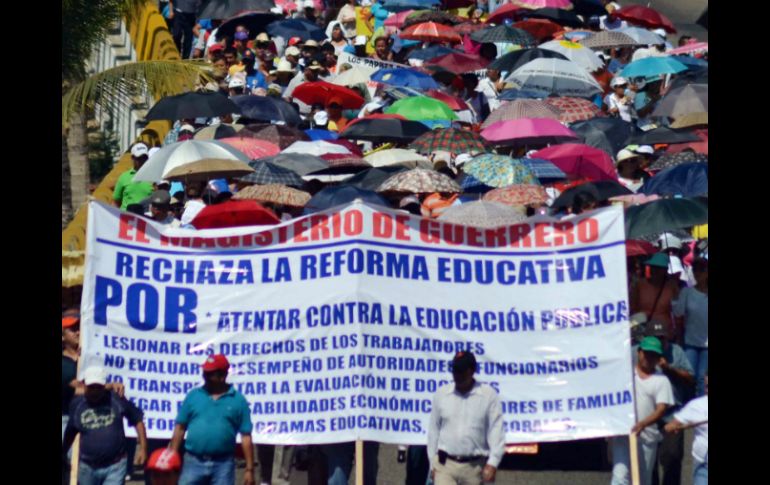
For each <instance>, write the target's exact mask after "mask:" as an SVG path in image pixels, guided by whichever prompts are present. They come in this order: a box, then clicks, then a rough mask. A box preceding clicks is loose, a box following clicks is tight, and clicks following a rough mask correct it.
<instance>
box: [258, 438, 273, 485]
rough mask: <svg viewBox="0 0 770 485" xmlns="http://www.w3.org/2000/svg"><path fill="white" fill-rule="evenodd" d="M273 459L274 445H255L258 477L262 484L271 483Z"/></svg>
mask: <svg viewBox="0 0 770 485" xmlns="http://www.w3.org/2000/svg"><path fill="white" fill-rule="evenodd" d="M273 458H275V445H257V460H259V476H260V480H262V481H263V482H267V483H271V482H272V481H273Z"/></svg>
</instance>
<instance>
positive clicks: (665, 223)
mask: <svg viewBox="0 0 770 485" xmlns="http://www.w3.org/2000/svg"><path fill="white" fill-rule="evenodd" d="M708 218H709V209H708V205H707V204H704V203H703V202H701V201H699V200H698V199H688V198H680V199H659V200H656V201H653V202H648V203H646V204H641V205H637V206H633V207H630V208H629V209H628V210H626V214H625V219H626V238H627V239H632V238H639V237H641V236H646V235H649V234H660V233H662V232H667V231H673V230H675V229H683V228H686V227H692V226H697V225H700V224H706V223H708Z"/></svg>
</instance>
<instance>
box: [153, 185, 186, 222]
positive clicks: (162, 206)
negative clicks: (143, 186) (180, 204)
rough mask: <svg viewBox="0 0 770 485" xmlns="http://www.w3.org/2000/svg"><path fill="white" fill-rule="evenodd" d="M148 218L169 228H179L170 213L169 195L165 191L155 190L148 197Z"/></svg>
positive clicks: (175, 219)
mask: <svg viewBox="0 0 770 485" xmlns="http://www.w3.org/2000/svg"><path fill="white" fill-rule="evenodd" d="M149 215H150V218H152V220H153V221H155V222H158V223H160V224H163V225H165V226H169V227H179V226H180V225H181V223H180V222H179V220H178V219H177V218H176V217H174V213H173V212H171V194H169V193H168V191H166V190H156V191H155V192H153V193H152V195H151V196H150V214H149Z"/></svg>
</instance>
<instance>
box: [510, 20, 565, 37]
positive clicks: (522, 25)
mask: <svg viewBox="0 0 770 485" xmlns="http://www.w3.org/2000/svg"><path fill="white" fill-rule="evenodd" d="M513 27H515V28H517V29H521V30H524V31H526V32H529V34H530V35H531V36H532V37H534V38H536V39H537V40H539V41H543V40H545V39H549V38H551V37H553V36H554V34H556V33H557V32H561V31H562V30H563V28H562V26H561V25H559V24H557V23H554V22H551V21H550V20H548V19H527V20H522V21H519V22H516V23H515V24H513Z"/></svg>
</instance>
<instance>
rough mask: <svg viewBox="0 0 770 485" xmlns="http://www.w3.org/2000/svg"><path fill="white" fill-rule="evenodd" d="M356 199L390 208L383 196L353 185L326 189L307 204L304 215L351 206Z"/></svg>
mask: <svg viewBox="0 0 770 485" xmlns="http://www.w3.org/2000/svg"><path fill="white" fill-rule="evenodd" d="M356 199H361V200H362V201H364V202H367V203H369V204H374V205H381V206H385V207H388V202H387V201H386V200H385V199H383V198H382V196H381V195H379V194H377V193H376V192H373V191H371V190H366V189H361V188H359V187H355V186H352V185H337V186H334V187H326V188H325V189H323V190H321V191H319V192H318V193H317V194H315V195H314V196H313V198H312V199H310V200H309V201H308V202H307V204H305V210H304V212H303V213H304V214H305V215H307V214H313V213H315V212H320V211H322V210H326V209H329V208H331V207H336V206H338V205H343V204H349V203H351V202H353V201H354V200H356Z"/></svg>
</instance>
